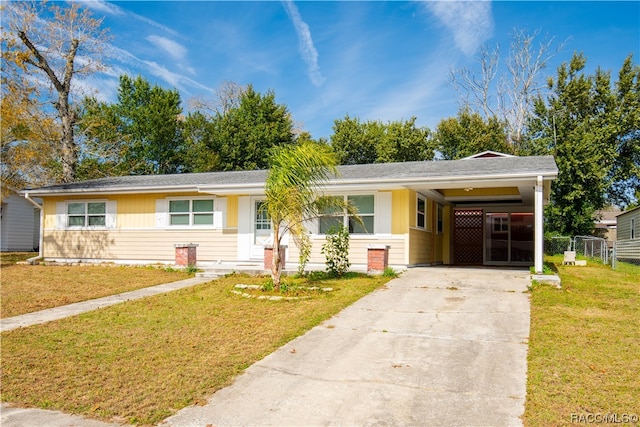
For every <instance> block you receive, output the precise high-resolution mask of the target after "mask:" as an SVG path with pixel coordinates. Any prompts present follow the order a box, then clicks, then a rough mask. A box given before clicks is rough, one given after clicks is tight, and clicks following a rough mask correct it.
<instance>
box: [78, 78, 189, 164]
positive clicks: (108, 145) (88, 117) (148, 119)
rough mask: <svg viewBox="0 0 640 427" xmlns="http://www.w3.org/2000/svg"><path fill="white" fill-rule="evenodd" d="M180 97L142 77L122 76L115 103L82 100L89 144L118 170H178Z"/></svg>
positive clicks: (179, 155) (180, 144)
mask: <svg viewBox="0 0 640 427" xmlns="http://www.w3.org/2000/svg"><path fill="white" fill-rule="evenodd" d="M180 102H181V101H180V94H179V93H178V91H177V90H175V89H172V90H169V89H164V88H162V87H160V86H158V85H151V84H150V83H149V82H148V81H147V80H146V79H144V78H143V77H141V76H138V77H136V78H135V79H133V78H131V77H129V76H127V75H123V76H121V77H120V87H119V88H118V100H117V102H116V103H115V104H106V103H100V102H97V101H96V100H95V99H87V100H86V101H85V104H84V105H85V114H84V116H83V118H82V127H83V129H84V130H85V133H86V135H87V137H88V141H87V145H88V146H89V147H91V148H92V151H93V154H94V155H95V156H96V157H97V158H98V159H102V160H104V161H105V162H107V163H109V164H111V165H112V170H113V171H114V173H115V174H118V175H122V174H169V173H176V172H181V171H182V170H183V151H184V150H183V139H182V123H181V120H182V119H181V113H182V108H181V106H180ZM103 164H104V163H103Z"/></svg>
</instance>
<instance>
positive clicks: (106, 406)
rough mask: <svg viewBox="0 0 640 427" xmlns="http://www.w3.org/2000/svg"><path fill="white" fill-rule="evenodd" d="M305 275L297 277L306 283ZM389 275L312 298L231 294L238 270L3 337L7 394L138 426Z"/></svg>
mask: <svg viewBox="0 0 640 427" xmlns="http://www.w3.org/2000/svg"><path fill="white" fill-rule="evenodd" d="M306 280H307V279H297V281H296V282H295V283H297V284H302V283H305V281H306ZM387 280H388V279H386V278H383V277H380V276H378V277H369V276H363V275H350V276H349V277H348V278H343V279H325V280H313V281H310V282H309V284H310V285H313V286H323V287H332V288H334V290H333V291H331V292H324V293H317V294H316V295H313V296H312V297H311V298H308V299H299V300H294V301H265V300H257V299H254V298H244V297H241V296H238V295H235V294H233V293H232V290H233V287H234V285H236V284H239V283H242V284H262V283H264V282H265V278H251V277H239V276H230V277H226V278H221V279H218V280H216V281H213V282H210V283H205V284H202V285H198V286H194V287H191V288H187V289H182V290H179V291H175V292H171V293H167V294H163V295H158V296H154V297H150V298H145V299H142V300H137V301H131V302H127V303H123V304H120V305H117V306H112V307H109V308H106V309H101V310H97V311H93V312H90V313H85V314H83V315H80V316H76V317H72V318H68V319H63V320H60V321H56V322H50V323H47V324H44V325H39V326H33V327H29V328H24V329H18V330H14V331H10V332H6V333H4V334H2V400H3V401H8V402H13V403H16V404H18V405H26V406H35V407H40V408H48V409H56V410H61V411H64V412H68V413H76V414H82V415H85V416H89V417H93V418H98V419H104V420H115V421H123V420H124V421H126V422H130V423H136V424H154V423H157V422H158V421H160V420H162V419H164V418H165V417H167V416H169V415H171V414H173V413H174V412H176V411H177V410H178V409H180V408H182V407H185V406H187V405H191V404H194V403H198V402H202V401H203V400H204V399H205V398H206V397H207V396H209V395H211V394H212V393H214V392H215V391H216V390H218V389H220V388H221V387H224V386H226V385H228V384H230V383H231V381H232V380H233V378H234V377H235V376H237V375H238V374H239V373H241V372H242V371H243V370H244V369H245V368H247V367H248V366H250V365H251V364H252V363H254V362H255V361H257V360H260V359H261V358H263V357H264V356H266V355H267V354H269V353H271V352H273V351H274V350H275V349H277V348H278V347H280V346H282V345H283V344H285V343H286V342H288V341H290V340H291V339H293V338H295V337H296V336H299V335H301V334H302V333H304V332H305V331H307V330H309V329H310V328H312V327H313V326H315V325H317V324H319V323H320V322H321V321H323V320H325V319H327V318H329V317H330V316H332V315H333V314H335V313H337V312H338V311H340V310H341V309H342V308H344V307H346V306H348V305H349V304H351V303H353V302H354V301H356V300H357V299H359V298H361V297H362V296H363V295H365V294H367V293H368V292H371V291H372V290H374V289H375V288H377V287H379V286H381V285H382V284H383V283H385V282H386V281H387Z"/></svg>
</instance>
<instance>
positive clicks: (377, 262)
mask: <svg viewBox="0 0 640 427" xmlns="http://www.w3.org/2000/svg"><path fill="white" fill-rule="evenodd" d="M388 265H389V247H388V246H387V247H385V248H369V249H367V271H384V269H385V268H387V266H388Z"/></svg>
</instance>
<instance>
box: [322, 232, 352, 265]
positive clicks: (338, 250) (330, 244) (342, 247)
mask: <svg viewBox="0 0 640 427" xmlns="http://www.w3.org/2000/svg"><path fill="white" fill-rule="evenodd" d="M322 254H323V255H324V256H325V258H326V260H327V261H326V264H327V272H329V274H330V275H332V276H337V277H340V276H342V275H343V274H345V273H346V272H347V271H349V267H351V263H350V262H349V230H347V229H346V228H345V227H339V228H333V229H331V230H330V231H329V233H327V242H326V243H325V244H324V245H322Z"/></svg>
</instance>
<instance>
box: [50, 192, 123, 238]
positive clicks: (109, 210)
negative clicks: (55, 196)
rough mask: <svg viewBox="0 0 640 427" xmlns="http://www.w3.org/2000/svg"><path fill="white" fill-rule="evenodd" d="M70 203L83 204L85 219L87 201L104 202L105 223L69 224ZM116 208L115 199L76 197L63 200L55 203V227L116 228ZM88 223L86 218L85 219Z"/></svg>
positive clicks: (78, 228)
mask: <svg viewBox="0 0 640 427" xmlns="http://www.w3.org/2000/svg"><path fill="white" fill-rule="evenodd" d="M72 203H83V204H85V214H84V216H85V219H87V218H88V216H89V214H88V211H87V207H88V206H87V204H89V203H104V205H105V206H104V208H105V213H104V222H105V225H69V216H70V215H69V205H70V204H72ZM116 209H117V202H116V201H115V200H108V199H77V200H65V201H64V202H59V203H57V204H56V229H58V230H110V229H114V228H116V213H117V212H116ZM86 223H87V224H88V220H87V221H86Z"/></svg>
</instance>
